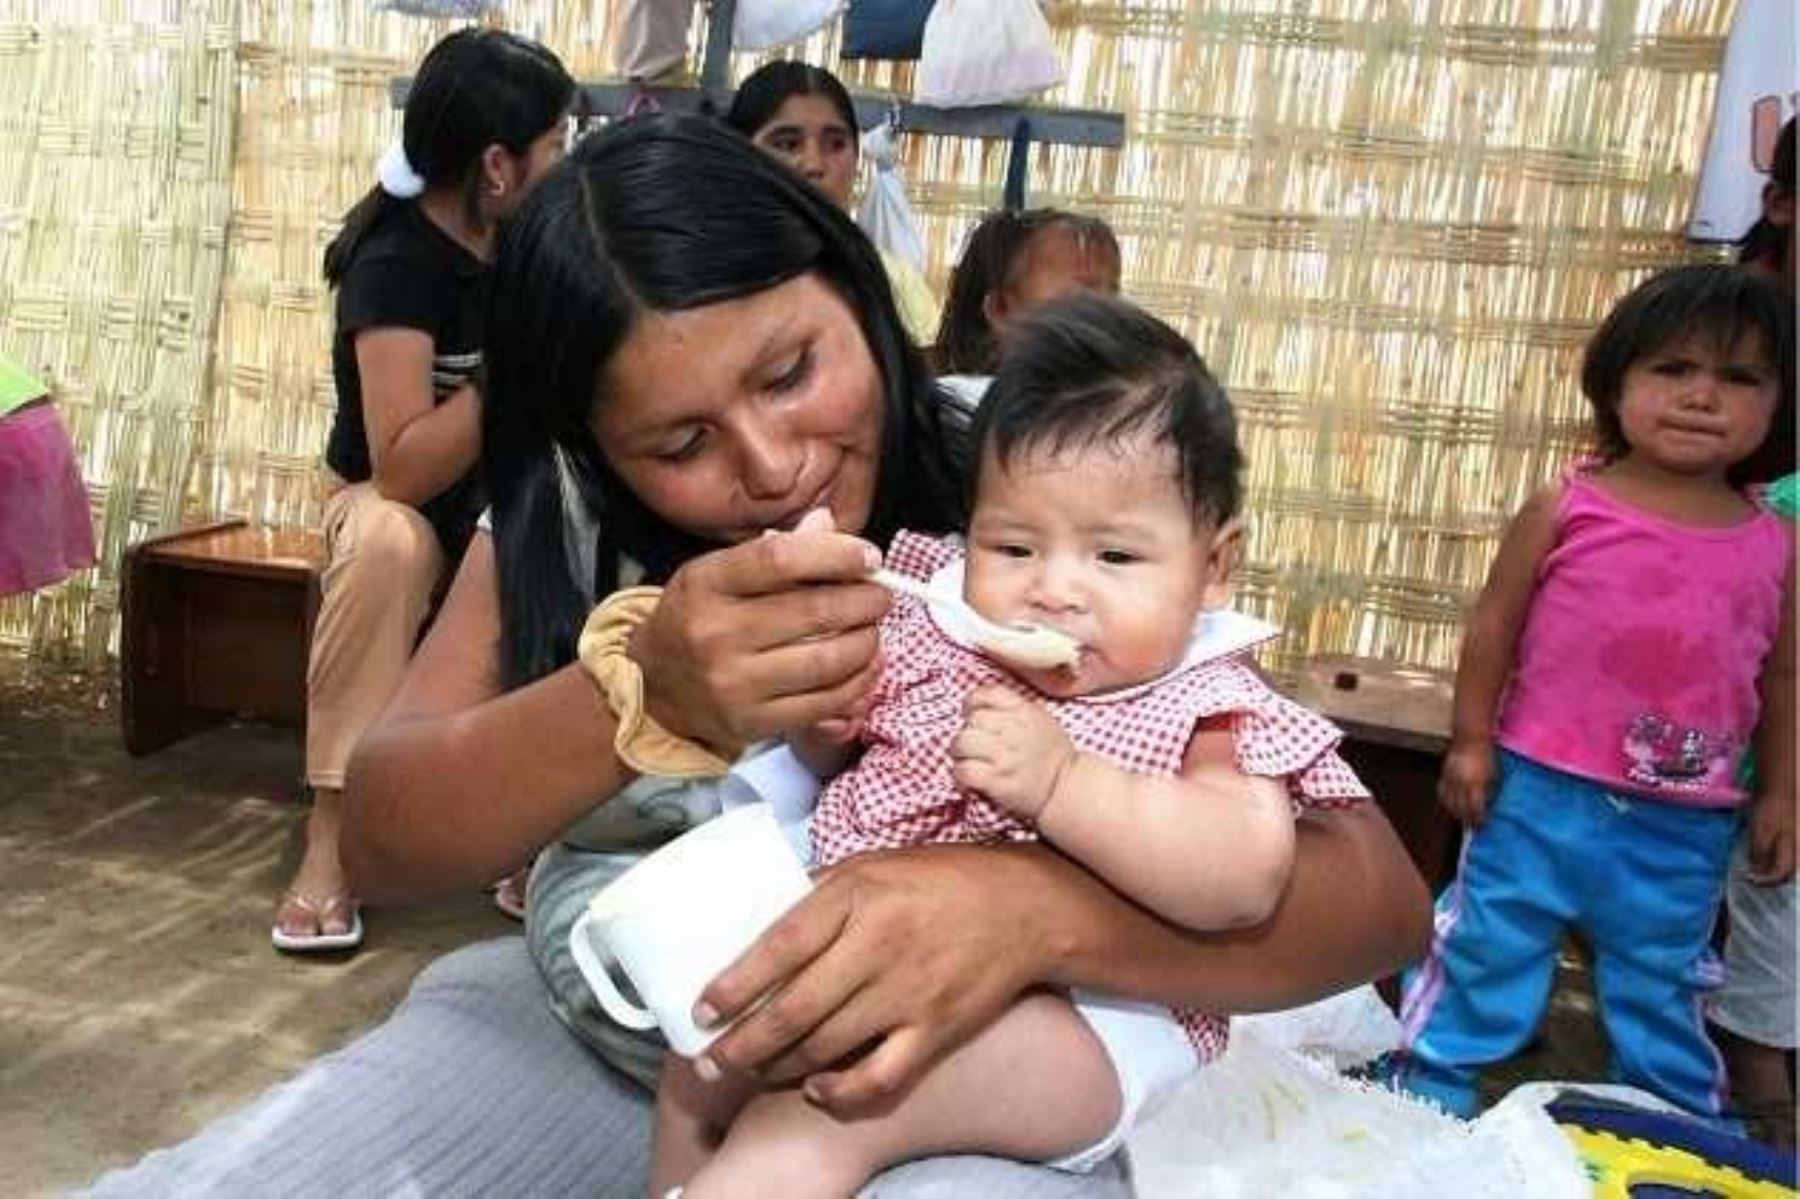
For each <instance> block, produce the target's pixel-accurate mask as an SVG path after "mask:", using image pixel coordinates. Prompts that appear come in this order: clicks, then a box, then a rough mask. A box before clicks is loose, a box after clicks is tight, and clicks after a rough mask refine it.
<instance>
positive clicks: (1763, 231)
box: [1738, 117, 1795, 269]
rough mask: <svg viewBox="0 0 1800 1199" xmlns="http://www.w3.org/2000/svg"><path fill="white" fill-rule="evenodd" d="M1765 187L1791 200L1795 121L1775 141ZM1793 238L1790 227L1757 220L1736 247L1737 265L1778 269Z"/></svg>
mask: <svg viewBox="0 0 1800 1199" xmlns="http://www.w3.org/2000/svg"><path fill="white" fill-rule="evenodd" d="M1768 186H1769V187H1772V188H1774V189H1775V190H1776V192H1777V193H1778V194H1780V195H1783V196H1787V197H1790V198H1791V197H1792V196H1793V194H1794V186H1795V175H1794V118H1793V117H1789V118H1788V120H1787V124H1785V125H1783V126H1782V127H1781V132H1780V133H1779V134H1777V135H1776V137H1775V155H1774V157H1773V158H1772V159H1771V160H1770V161H1769V182H1768ZM1792 236H1794V228H1793V226H1792V225H1777V224H1774V223H1773V222H1771V221H1770V220H1769V218H1768V217H1766V216H1764V217H1758V218H1757V221H1756V224H1754V225H1752V226H1750V229H1749V231H1748V232H1746V233H1745V234H1744V239H1743V240H1742V241H1740V242H1739V243H1738V261H1739V262H1742V263H1752V262H1766V263H1773V264H1775V266H1776V267H1777V269H1779V266H1780V264H1781V263H1783V262H1785V261H1786V260H1787V247H1788V238H1790V237H1792Z"/></svg>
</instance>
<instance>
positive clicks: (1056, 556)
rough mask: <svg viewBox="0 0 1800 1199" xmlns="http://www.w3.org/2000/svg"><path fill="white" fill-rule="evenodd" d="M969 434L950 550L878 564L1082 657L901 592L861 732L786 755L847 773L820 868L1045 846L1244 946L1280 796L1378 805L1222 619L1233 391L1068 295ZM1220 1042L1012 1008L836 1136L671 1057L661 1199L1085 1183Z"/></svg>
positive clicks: (819, 848) (840, 1125) (1231, 529)
mask: <svg viewBox="0 0 1800 1199" xmlns="http://www.w3.org/2000/svg"><path fill="white" fill-rule="evenodd" d="M973 439H974V444H975V445H976V446H977V447H978V449H979V452H980V460H979V466H978V472H977V479H976V486H975V491H974V497H973V511H972V514H971V520H970V525H969V535H968V543H967V547H966V550H965V549H963V548H962V547H959V546H957V545H956V544H954V543H951V542H947V541H941V540H936V539H931V538H925V537H920V536H917V535H913V534H909V533H901V534H899V535H898V536H897V537H896V538H895V540H894V542H893V545H892V547H891V549H890V552H889V555H888V567H889V568H890V569H892V570H897V571H899V572H901V573H905V574H910V575H912V576H914V577H915V578H917V579H920V580H923V581H928V582H929V583H931V584H932V585H933V586H934V587H937V588H942V589H944V590H946V591H948V592H950V593H951V594H957V593H960V594H961V595H962V597H963V598H964V599H965V600H966V601H967V602H968V603H969V604H970V605H971V606H972V607H973V608H975V609H976V610H977V611H978V612H980V613H981V614H982V615H984V616H986V617H988V618H989V619H991V620H995V621H1000V622H1004V623H1030V624H1036V625H1040V626H1046V627H1049V628H1053V629H1056V630H1058V631H1060V632H1063V633H1066V634H1068V635H1069V636H1071V637H1073V638H1074V639H1075V640H1076V641H1077V642H1078V643H1079V645H1080V652H1079V655H1078V657H1077V660H1076V661H1075V662H1074V663H1073V664H1072V665H1069V666H1062V667H1056V668H1051V669H1031V668H1023V667H1010V668H1009V667H1007V666H1003V665H1001V664H999V663H996V662H994V661H992V660H990V659H989V658H988V657H986V656H984V655H983V654H982V653H981V652H980V651H979V650H977V649H976V648H974V647H973V646H971V645H968V644H964V643H963V642H962V641H960V640H959V634H958V632H957V631H956V630H955V629H954V628H953V627H951V626H949V625H944V626H940V625H939V623H938V621H937V618H936V617H934V615H933V613H932V611H931V610H930V609H929V607H928V606H927V605H926V604H923V603H921V602H919V601H918V600H916V599H911V598H906V597H900V598H897V599H896V601H895V603H894V606H893V608H892V609H891V610H890V612H889V614H888V616H887V617H886V618H885V619H884V621H883V623H882V627H881V646H882V663H883V665H882V675H881V678H880V681H879V682H878V684H877V685H876V688H875V690H874V694H873V695H872V697H871V699H870V701H869V703H868V704H867V706H866V711H865V712H864V713H863V714H862V716H861V718H860V721H859V722H857V723H855V724H854V725H852V724H851V722H848V721H846V722H840V724H839V726H838V727H830V728H820V729H815V730H812V731H811V732H809V733H807V734H806V735H803V736H797V737H795V738H793V739H792V740H791V742H790V746H791V748H792V749H793V750H794V752H795V753H796V754H797V755H798V756H799V757H800V758H801V760H802V761H804V762H805V763H806V764H807V765H808V767H809V768H811V769H812V770H813V771H814V772H815V773H817V774H819V775H820V776H821V777H824V776H827V775H830V774H832V773H834V772H836V771H838V770H843V773H840V774H837V777H836V778H835V779H833V781H832V782H831V783H830V785H829V786H827V787H826V789H825V791H824V794H823V796H822V797H821V799H820V801H819V804H818V807H817V809H816V810H815V811H814V813H813V817H812V822H811V839H812V846H813V850H814V854H815V857H816V859H817V864H818V865H819V866H821V867H824V866H829V865H831V864H832V863H834V862H837V861H840V860H842V859H844V858H846V857H848V856H851V855H853V854H858V853H864V852H868V851H872V850H880V849H888V848H898V847H903V846H912V845H919V844H924V843H932V842H992V841H1001V840H1024V839H1031V838H1036V837H1042V838H1044V839H1046V840H1048V841H1050V842H1052V843H1053V844H1055V845H1056V847H1057V848H1058V849H1059V850H1061V851H1062V852H1063V853H1065V854H1067V855H1068V856H1069V857H1071V858H1073V859H1075V860H1077V861H1079V862H1081V863H1082V864H1083V865H1085V866H1086V867H1087V868H1088V869H1089V870H1091V871H1093V872H1094V873H1095V874H1096V875H1098V876H1099V877H1100V878H1102V879H1104V880H1105V881H1106V882H1108V883H1110V884H1111V885H1112V886H1113V887H1114V888H1116V889H1117V890H1119V891H1120V892H1122V893H1123V894H1125V895H1127V896H1129V897H1130V898H1132V899H1134V900H1135V901H1137V902H1138V903H1140V904H1142V905H1143V906H1144V907H1146V908H1148V909H1150V910H1151V911H1154V912H1156V913H1157V914H1159V915H1160V916H1162V917H1163V918H1164V919H1166V920H1168V921H1170V922H1172V923H1175V924H1178V925H1182V926H1184V927H1187V928H1191V929H1229V928H1242V927H1247V926H1251V925H1255V924H1259V923H1261V922H1262V921H1263V920H1265V919H1266V918H1267V917H1268V916H1269V914H1270V913H1271V912H1272V911H1273V910H1274V908H1275V906H1276V904H1277V903H1279V901H1280V899H1281V896H1282V893H1283V891H1284V889H1285V888H1286V886H1287V881H1288V874H1289V869H1290V866H1291V864H1292V861H1293V845H1294V813H1295V805H1296V803H1299V804H1302V805H1306V804H1313V805H1321V804H1323V805H1337V804H1349V803H1355V802H1360V801H1361V800H1363V799H1365V798H1366V796H1367V792H1366V791H1365V790H1364V789H1363V787H1362V785H1361V784H1360V783H1359V782H1358V781H1357V779H1356V777H1355V776H1354V775H1353V774H1352V773H1351V772H1350V770H1349V768H1348V767H1346V766H1345V765H1344V763H1343V762H1342V761H1341V760H1340V759H1339V758H1338V757H1337V754H1336V752H1335V747H1336V745H1337V742H1338V739H1339V733H1338V731H1337V729H1336V728H1334V727H1333V726H1332V725H1331V724H1329V723H1328V722H1327V721H1325V720H1323V719H1322V718H1320V717H1318V716H1316V715H1314V714H1313V713H1311V712H1308V711H1306V710H1305V709H1303V708H1300V707H1298V706H1296V705H1295V704H1293V703H1290V702H1288V701H1287V700H1285V699H1282V698H1281V697H1280V696H1278V695H1276V694H1274V693H1273V692H1272V691H1270V690H1269V689H1268V687H1267V686H1265V685H1264V684H1263V682H1262V681H1261V680H1260V679H1259V678H1258V677H1257V675H1256V674H1255V672H1254V671H1253V670H1251V668H1250V667H1249V666H1248V665H1246V664H1245V663H1244V662H1243V661H1242V660H1241V658H1240V657H1239V655H1240V653H1241V651H1243V650H1244V649H1246V648H1247V647H1248V646H1249V645H1250V644H1254V643H1255V642H1256V641H1259V640H1261V639H1263V637H1264V636H1265V635H1266V632H1267V631H1268V630H1267V629H1266V626H1262V625H1260V624H1259V623H1258V622H1255V621H1251V620H1248V619H1247V618H1243V617H1238V616H1235V615H1234V614H1232V613H1230V612H1228V611H1226V610H1225V609H1224V605H1225V603H1226V600H1227V597H1228V594H1229V585H1230V581H1231V574H1232V570H1233V567H1234V566H1235V564H1236V561H1237V557H1238V554H1239V551H1240V547H1241V545H1242V541H1243V531H1242V525H1241V523H1240V521H1239V520H1238V517H1237V511H1238V505H1239V501H1240V498H1241V484H1240V481H1239V476H1240V473H1241V469H1242V463H1243V457H1242V454H1241V453H1240V451H1239V449H1238V445H1237V431H1236V425H1235V420H1234V417H1233V414H1232V410H1231V404H1230V402H1229V400H1228V399H1227V398H1226V396H1225V393H1224V392H1223V390H1222V389H1221V388H1220V387H1219V385H1218V384H1217V383H1216V382H1215V381H1214V380H1213V378H1212V376H1211V374H1210V373H1209V372H1208V371H1207V369H1206V367H1205V365H1204V364H1203V363H1202V362H1201V361H1200V359H1199V358H1198V356H1196V355H1195V353H1194V351H1193V348H1192V347H1191V346H1189V345H1188V343H1187V342H1186V341H1185V340H1184V339H1183V338H1182V337H1181V336H1180V335H1179V334H1177V333H1176V332H1175V331H1174V330H1172V329H1170V328H1169V327H1168V326H1166V325H1164V324H1162V323H1161V322H1160V321H1158V320H1156V319H1155V318H1153V317H1151V316H1149V315H1147V314H1145V313H1143V312H1141V311H1139V310H1138V309H1136V308H1133V307H1131V306H1130V305H1128V304H1125V303H1123V302H1121V301H1118V300H1113V299H1108V298H1104V297H1100V296H1095V295H1082V296H1077V297H1073V298H1070V299H1067V300H1063V301H1060V302H1058V303H1055V304H1052V305H1050V306H1048V307H1046V308H1044V309H1043V310H1041V311H1040V312H1039V313H1037V314H1034V315H1033V316H1032V317H1031V318H1029V319H1028V320H1027V321H1026V322H1025V323H1023V324H1022V325H1021V326H1020V327H1019V329H1018V331H1017V333H1016V334H1015V335H1013V336H1009V339H1008V342H1007V349H1006V354H1005V357H1004V359H1003V361H1002V363H1001V367H1000V372H999V374H998V376H997V377H996V379H995V381H994V384H993V386H992V389H991V390H990V392H989V394H988V396H987V398H986V399H985V401H984V402H983V405H982V407H981V408H980V409H979V411H978V413H977V416H976V420H975V426H974V430H973ZM1247 629H1248V630H1249V632H1248V633H1246V630H1247ZM858 749H859V750H860V758H858V759H857V760H856V762H855V764H854V765H851V766H849V767H848V769H844V767H845V766H846V764H847V763H848V761H849V759H850V757H851V755H852V753H853V752H854V751H855V750H858ZM945 935H946V936H949V935H953V930H945ZM1225 1033H1226V1024H1225V1021H1224V1019H1223V1018H1222V1017H1220V1016H1216V1015H1211V1014H1207V1013H1201V1012H1196V1011H1191V1010H1187V1009H1185V1008H1177V1009H1173V1010H1171V1009H1170V1008H1168V1007H1164V1006H1159V1005H1155V1004H1147V1003H1140V1002H1134V1001H1130V1000H1125V999H1120V998H1116V997H1105V996H1099V995H1092V994H1086V993H1079V992H1078V993H1075V994H1060V993H1049V992H1036V993H1031V994H1027V995H1024V996H1021V997H1020V998H1019V1000H1018V1001H1017V1002H1016V1003H1015V1004H1014V1005H1013V1007H1012V1008H1010V1009H1009V1010H1008V1011H1007V1013H1006V1014H1005V1015H1003V1016H1002V1017H1001V1018H1000V1019H999V1020H997V1021H996V1022H995V1023H994V1024H993V1025H992V1026H991V1027H989V1028H988V1029H987V1030H986V1031H984V1032H982V1033H981V1034H979V1035H978V1036H976V1037H975V1038H974V1039H973V1040H971V1041H970V1042H969V1043H968V1044H966V1045H964V1046H962V1047H961V1048H960V1049H958V1050H957V1051H955V1052H954V1053H952V1054H951V1055H950V1056H948V1057H946V1058H945V1059H943V1060H942V1061H940V1062H939V1063H937V1065H936V1066H934V1067H933V1068H932V1069H931V1070H930V1071H929V1072H928V1073H927V1074H926V1075H925V1077H924V1078H923V1079H922V1080H921V1081H920V1082H919V1083H918V1084H917V1086H915V1087H914V1088H913V1089H912V1090H911V1091H909V1092H908V1093H907V1094H906V1095H905V1096H904V1097H902V1098H901V1099H900V1100H899V1101H898V1102H897V1103H896V1104H894V1105H893V1106H892V1107H891V1108H890V1109H888V1110H886V1111H884V1112H882V1113H880V1114H878V1115H875V1116H872V1117H869V1118H865V1119H858V1120H854V1121H845V1120H839V1119H837V1118H836V1117H833V1116H832V1115H830V1114H828V1113H826V1112H825V1111H823V1110H821V1109H820V1108H818V1107H816V1106H814V1105H813V1104H811V1103H809V1102H807V1100H806V1098H805V1097H804V1094H803V1092H802V1091H799V1090H758V1089H756V1088H755V1087H753V1086H752V1085H751V1084H749V1083H748V1082H746V1081H745V1080H740V1079H731V1078H727V1079H716V1080H715V1081H713V1082H710V1083H709V1082H706V1081H703V1080H702V1079H701V1078H700V1077H699V1075H698V1074H697V1073H696V1071H695V1069H694V1067H693V1064H692V1063H689V1062H687V1061H681V1060H673V1059H672V1060H671V1064H670V1066H669V1067H668V1069H667V1070H666V1072H665V1074H664V1077H663V1083H662V1087H661V1089H660V1092H659V1097H658V1121H657V1132H656V1143H655V1148H654V1151H653V1165H652V1181H653V1189H652V1193H653V1194H658V1195H660V1194H665V1193H667V1188H670V1187H675V1186H677V1185H679V1186H681V1187H682V1188H683V1190H684V1194H685V1196H686V1199H706V1197H710V1196H724V1195H744V1196H752V1195H776V1194H778V1195H783V1196H798V1195H821V1196H824V1195H832V1196H843V1195H848V1194H852V1193H854V1192H855V1191H856V1190H857V1189H858V1188H859V1187H860V1186H861V1185H862V1184H863V1183H864V1182H866V1181H867V1180H868V1179H869V1178H870V1177H872V1176H873V1175H874V1174H876V1173H878V1172H879V1171H880V1170H882V1169H884V1168H886V1167H888V1166H890V1165H893V1164H896V1163H898V1162H902V1161H906V1160H909V1159H912V1158H916V1157H923V1156H929V1155H935V1154H944V1153H987V1154H997V1155H1002V1156H1008V1157H1015V1158H1019V1159H1022V1160H1029V1161H1037V1162H1044V1163H1047V1164H1049V1165H1052V1166H1055V1167H1058V1168H1063V1169H1069V1170H1087V1169H1090V1168H1092V1167H1093V1166H1095V1165H1097V1164H1098V1163H1100V1162H1102V1161H1104V1160H1105V1159H1106V1158H1107V1157H1108V1156H1110V1155H1111V1154H1112V1153H1113V1152H1114V1151H1115V1150H1116V1149H1117V1148H1118V1147H1119V1145H1120V1144H1121V1143H1122V1141H1123V1140H1124V1137H1125V1135H1126V1133H1127V1132H1128V1131H1129V1130H1130V1128H1131V1127H1132V1125H1133V1124H1134V1123H1135V1122H1136V1121H1137V1120H1139V1119H1141V1118H1142V1117H1143V1116H1144V1115H1145V1114H1146V1113H1147V1111H1148V1110H1149V1109H1150V1108H1151V1107H1152V1106H1153V1105H1154V1104H1155V1103H1156V1102H1157V1101H1159V1100H1160V1099H1162V1098H1163V1097H1165V1096H1166V1095H1167V1094H1168V1093H1169V1092H1170V1091H1172V1090H1173V1089H1174V1088H1175V1086H1177V1085H1178V1084H1179V1083H1180V1082H1181V1081H1182V1080H1183V1079H1185V1078H1186V1077H1187V1076H1188V1075H1190V1074H1191V1073H1192V1072H1193V1071H1194V1070H1195V1069H1196V1068H1198V1067H1199V1066H1200V1065H1202V1064H1203V1063H1204V1062H1206V1061H1207V1060H1209V1059H1210V1058H1212V1057H1214V1056H1216V1055H1217V1054H1218V1053H1219V1052H1220V1051H1221V1050H1222V1049H1223V1047H1224V1044H1225Z"/></svg>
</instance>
